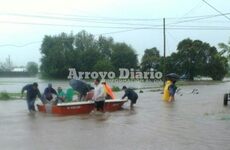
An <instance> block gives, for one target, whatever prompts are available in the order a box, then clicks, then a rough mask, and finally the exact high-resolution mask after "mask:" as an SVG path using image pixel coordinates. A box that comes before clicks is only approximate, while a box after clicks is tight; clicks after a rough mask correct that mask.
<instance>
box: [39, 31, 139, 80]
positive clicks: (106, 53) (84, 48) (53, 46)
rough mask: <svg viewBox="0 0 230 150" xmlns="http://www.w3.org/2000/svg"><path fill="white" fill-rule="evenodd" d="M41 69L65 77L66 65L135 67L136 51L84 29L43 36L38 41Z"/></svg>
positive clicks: (86, 68) (79, 67) (109, 68)
mask: <svg viewBox="0 0 230 150" xmlns="http://www.w3.org/2000/svg"><path fill="white" fill-rule="evenodd" d="M40 50H41V54H42V59H41V63H42V64H41V68H40V69H41V73H42V75H43V76H44V75H45V76H49V77H53V78H66V77H67V76H68V73H69V68H75V69H76V71H77V72H79V71H89V72H92V71H102V70H103V71H113V70H115V69H117V71H118V69H119V68H124V67H125V68H136V66H137V62H138V61H137V55H136V53H135V51H134V50H133V48H132V47H131V46H128V45H127V44H125V43H115V42H114V41H113V39H112V38H111V37H110V38H106V37H103V36H100V37H99V38H98V39H95V38H94V36H93V35H92V34H90V33H87V32H86V31H81V32H79V33H77V34H76V35H73V34H72V33H71V34H69V35H68V34H66V33H61V34H59V35H55V36H45V37H44V39H43V42H42V45H41V49H40Z"/></svg>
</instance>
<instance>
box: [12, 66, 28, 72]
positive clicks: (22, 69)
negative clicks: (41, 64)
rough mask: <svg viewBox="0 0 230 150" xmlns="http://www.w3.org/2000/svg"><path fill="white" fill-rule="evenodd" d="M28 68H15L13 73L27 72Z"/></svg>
mask: <svg viewBox="0 0 230 150" xmlns="http://www.w3.org/2000/svg"><path fill="white" fill-rule="evenodd" d="M26 71H27V70H26V68H25V67H14V68H13V70H12V72H26Z"/></svg>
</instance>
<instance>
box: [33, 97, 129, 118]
mask: <svg viewBox="0 0 230 150" xmlns="http://www.w3.org/2000/svg"><path fill="white" fill-rule="evenodd" d="M125 102H127V100H120V99H115V100H106V101H105V106H104V110H105V111H109V112H113V111H117V110H120V109H121V108H122V105H123V104H124V103H125ZM37 107H38V111H39V112H44V113H51V114H58V115H77V114H88V113H90V112H91V111H92V110H94V108H95V106H94V102H93V101H86V102H69V103H60V104H58V105H51V104H45V105H43V104H37Z"/></svg>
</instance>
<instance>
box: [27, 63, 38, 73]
mask: <svg viewBox="0 0 230 150" xmlns="http://www.w3.org/2000/svg"><path fill="white" fill-rule="evenodd" d="M26 70H27V71H28V73H29V74H30V75H36V74H37V73H38V64H37V63H35V62H28V63H27V65H26Z"/></svg>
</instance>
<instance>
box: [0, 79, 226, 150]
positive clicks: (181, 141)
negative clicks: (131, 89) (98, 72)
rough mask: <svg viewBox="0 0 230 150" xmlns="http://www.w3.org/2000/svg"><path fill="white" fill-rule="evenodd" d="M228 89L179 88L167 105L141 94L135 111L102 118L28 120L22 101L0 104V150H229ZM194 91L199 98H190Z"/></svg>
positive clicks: (151, 94) (39, 117) (30, 116)
mask: <svg viewBox="0 0 230 150" xmlns="http://www.w3.org/2000/svg"><path fill="white" fill-rule="evenodd" d="M229 87H230V82H221V83H215V84H212V85H210V84H209V85H190V86H182V87H180V88H181V89H182V90H181V94H183V95H181V96H180V95H176V101H175V102H174V103H170V104H169V103H165V102H163V101H162V100H161V96H162V94H161V93H160V92H151V91H150V90H148V89H145V90H144V93H139V99H138V102H137V104H136V106H135V107H134V109H133V110H129V103H127V104H125V105H124V109H123V110H121V111H117V112H112V113H109V112H107V113H105V114H103V115H102V114H99V115H98V114H97V115H96V114H88V115H79V116H56V115H52V114H43V113H39V112H36V113H35V114H29V113H28V112H27V110H26V103H25V101H22V100H12V101H1V102H0V133H1V134H0V135H1V136H0V145H1V148H0V149H3V150H63V149H66V150H91V149H93V150H118V149H121V150H229V149H230V106H227V107H223V105H222V104H223V94H224V93H225V92H227V91H228V90H229ZM194 88H197V89H198V90H199V94H191V91H192V89H194ZM122 94H123V93H122V92H119V93H116V95H117V96H118V97H120V96H121V95H122ZM37 103H39V101H37Z"/></svg>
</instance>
